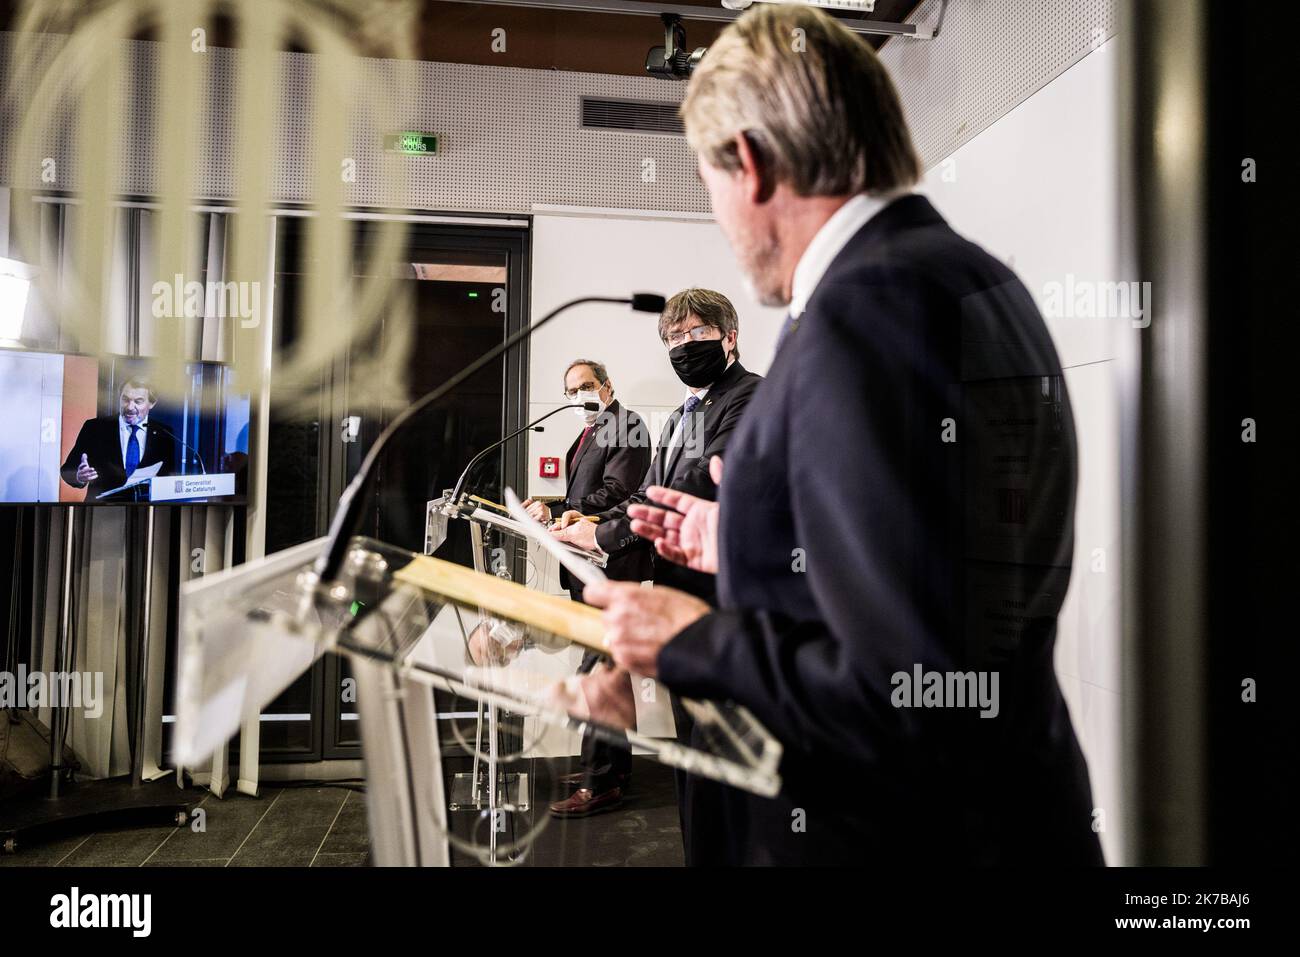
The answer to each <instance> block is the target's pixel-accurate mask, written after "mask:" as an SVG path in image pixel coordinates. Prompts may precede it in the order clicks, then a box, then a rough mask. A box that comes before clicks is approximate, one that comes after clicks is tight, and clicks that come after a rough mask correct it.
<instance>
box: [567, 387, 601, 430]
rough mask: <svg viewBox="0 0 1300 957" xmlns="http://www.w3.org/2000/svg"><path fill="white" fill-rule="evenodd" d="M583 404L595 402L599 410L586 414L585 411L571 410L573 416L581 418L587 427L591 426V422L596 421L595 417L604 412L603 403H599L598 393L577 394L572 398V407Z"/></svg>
mask: <svg viewBox="0 0 1300 957" xmlns="http://www.w3.org/2000/svg"><path fill="white" fill-rule="evenodd" d="M584 402H595V403H596V404H597V405H598V406H600V410H599V411H597V412H588V411H587V410H586V409H574V410H573V414H574V415H576V416H578V417H579V418H581V419H582V421H584V422H586V423H587V424H588V425H591V424H592V423H593V422H595V421H596V417H597V416H598V415H600V413H601V412H604V411H605V403H604V402H601V401H600V393H599V392H579V393H578V394H577V395H576V396H574V397H573V404H574V405H582V404H583V403H584Z"/></svg>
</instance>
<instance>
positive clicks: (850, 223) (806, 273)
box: [790, 191, 907, 319]
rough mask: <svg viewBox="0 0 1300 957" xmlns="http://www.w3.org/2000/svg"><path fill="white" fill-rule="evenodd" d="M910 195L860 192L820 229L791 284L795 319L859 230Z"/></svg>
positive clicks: (792, 311)
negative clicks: (896, 202)
mask: <svg viewBox="0 0 1300 957" xmlns="http://www.w3.org/2000/svg"><path fill="white" fill-rule="evenodd" d="M906 195H907V193H906V192H905V191H904V192H898V193H889V194H885V195H880V196H872V195H869V194H867V193H859V194H858V195H857V196H854V197H853V198H852V199H850V200H849V201H848V202H847V203H845V204H844V205H843V206H841V207H840V208H839V209H837V210H835V213H834V215H833V216H831V218H830V219H828V220H826V222H825V223H823V224H822V228H821V229H819V230H817V235H815V236H814V237H813V238H812V242H810V243H809V244H808V248H807V249H805V250H804V251H803V255H802V256H800V257H799V264H798V265H797V266H795V267H794V278H793V279H792V280H791V282H790V315H791V317H792V318H794V319H798V318H799V317H800V316H802V315H803V311H804V310H805V309H807V308H808V300H809V299H811V298H812V294H813V292H815V291H816V289H817V286H818V284H820V283H821V281H822V277H823V276H825V275H826V270H827V269H829V268H830V267H831V263H832V262H834V261H835V257H836V256H838V255H839V254H840V252H841V251H842V250H843V249H844V247H845V246H847V245H848V242H849V240H850V239H852V238H853V237H854V235H856V234H857V231H858V230H859V229H861V228H862V227H863V226H865V225H866V224H867V222H868V221H869V220H870V219H871V217H873V216H875V215H876V213H878V212H880V211H881V210H882V209H884V208H885V207H886V206H888V205H889V204H890V203H892V202H893V201H894V200H896V199H898V198H899V197H901V196H906Z"/></svg>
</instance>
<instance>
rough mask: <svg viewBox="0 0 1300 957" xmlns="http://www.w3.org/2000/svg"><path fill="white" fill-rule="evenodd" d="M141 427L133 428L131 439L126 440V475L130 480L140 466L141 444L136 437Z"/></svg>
mask: <svg viewBox="0 0 1300 957" xmlns="http://www.w3.org/2000/svg"><path fill="white" fill-rule="evenodd" d="M139 428H140V426H138V425H133V426H131V437H130V438H129V439H127V440H126V474H127V477H128V478H129V477H130V475H131V473H132V472H134V471H135V470H136V468H137V467H138V466H139V465H140V442H139V440H138V439H136V437H135V433H136V432H137V431H138V430H139Z"/></svg>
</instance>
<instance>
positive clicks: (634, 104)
mask: <svg viewBox="0 0 1300 957" xmlns="http://www.w3.org/2000/svg"><path fill="white" fill-rule="evenodd" d="M679 105H680V104H677V103H652V102H646V101H644V100H606V99H600V98H597V97H594V96H584V97H583V98H582V126H583V129H588V130H622V131H623V132H631V133H670V134H674V135H677V136H682V135H683V134H684V133H685V129H684V128H683V126H682V120H681V117H679V116H678V115H677V108H678V106H679Z"/></svg>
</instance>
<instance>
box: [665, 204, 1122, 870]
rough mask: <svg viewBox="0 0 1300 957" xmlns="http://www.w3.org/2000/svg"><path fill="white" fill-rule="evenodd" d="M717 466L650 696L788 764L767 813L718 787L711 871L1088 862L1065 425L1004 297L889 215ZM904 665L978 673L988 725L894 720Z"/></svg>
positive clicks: (974, 261) (896, 207) (1059, 390)
mask: <svg viewBox="0 0 1300 957" xmlns="http://www.w3.org/2000/svg"><path fill="white" fill-rule="evenodd" d="M726 461H727V467H726V471H725V473H724V477H723V483H722V489H721V498H720V501H721V517H720V531H719V537H720V544H719V548H720V562H721V568H720V573H719V597H720V603H721V607H722V609H723V610H721V611H719V612H717V613H715V614H712V615H709V616H707V617H705V618H704V619H702V620H701V621H699V622H697V623H696V624H695V625H693V626H691V627H690V628H688V629H686V630H685V631H684V632H682V633H681V634H680V635H678V636H677V637H676V638H675V639H674V640H673V641H671V642H670V643H669V644H668V645H667V646H666V647H665V648H664V649H663V651H662V652H661V654H660V656H659V673H660V678H661V680H663V681H664V683H665V684H667V685H668V687H670V688H671V689H673V690H674V691H675V692H678V693H681V694H686V695H689V696H694V697H701V698H713V699H732V700H734V701H736V702H738V703H740V704H742V705H744V706H746V707H748V708H749V709H750V710H751V711H752V712H753V713H754V714H755V716H756V717H757V718H758V719H759V720H760V721H761V722H762V723H763V724H764V725H766V727H767V728H768V729H769V730H770V731H772V732H773V733H774V734H775V735H776V736H777V737H778V738H779V739H780V740H781V741H782V742H783V743H784V745H785V748H786V751H785V754H784V756H783V760H782V774H783V790H782V793H781V794H780V795H779V796H778V798H777V799H775V800H765V799H761V798H751V797H749V796H748V795H745V794H743V793H742V792H739V791H736V790H733V789H726V791H725V796H726V798H727V800H728V801H729V803H730V805H731V807H730V809H728V810H726V811H724V812H723V814H724V817H723V819H722V820H721V821H720V822H719V826H720V827H721V828H722V829H723V831H724V834H723V839H722V841H721V842H720V846H719V847H718V848H716V853H717V856H718V858H719V860H720V861H721V862H749V863H777V864H788V863H803V864H827V863H831V864H834V863H841V864H867V865H873V866H879V865H882V864H890V865H893V864H896V863H897V862H899V861H905V862H909V863H914V864H921V863H924V864H926V865H931V866H933V865H935V864H937V863H940V862H944V863H958V864H1050V865H1052V866H1061V865H1075V864H1094V863H1100V861H1101V852H1100V845H1099V843H1098V840H1097V835H1096V834H1095V833H1094V832H1093V830H1092V827H1091V825H1092V817H1091V814H1092V801H1091V797H1090V792H1089V781H1088V771H1087V766H1086V764H1085V762H1084V758H1083V755H1082V753H1081V751H1080V749H1079V745H1078V743H1077V741H1076V739H1075V735H1074V730H1073V728H1072V727H1071V724H1070V716H1069V713H1068V711H1067V710H1066V705H1065V701H1064V700H1063V699H1062V696H1061V691H1060V688H1059V686H1058V684H1057V680H1056V674H1055V672H1054V670H1053V666H1052V649H1053V644H1054V641H1055V636H1056V616H1057V612H1058V611H1059V609H1060V607H1061V601H1062V599H1063V598H1064V597H1065V590H1066V586H1067V585H1068V583H1069V577H1070V565H1071V555H1072V545H1073V540H1072V539H1073V512H1074V490H1075V477H1076V475H1075V437H1074V425H1073V420H1072V417H1071V412H1070V402H1069V399H1068V396H1067V394H1066V389H1065V380H1064V377H1063V375H1062V372H1061V367H1060V363H1059V361H1058V359H1057V356H1056V351H1055V349H1054V347H1053V345H1052V341H1051V338H1050V337H1049V335H1048V332H1047V328H1046V327H1045V325H1044V323H1043V321H1042V318H1041V317H1040V316H1039V313H1038V310H1037V308H1036V307H1035V305H1034V302H1033V300H1032V298H1031V297H1030V295H1029V293H1028V291H1027V290H1026V289H1025V288H1024V286H1023V285H1022V284H1021V283H1020V281H1019V280H1018V279H1017V278H1016V277H1015V275H1014V274H1013V273H1012V272H1011V271H1010V270H1009V269H1007V268H1006V267H1005V266H1004V265H1003V264H1002V263H1001V262H999V261H998V260H996V259H994V258H993V257H992V256H990V255H988V254H987V253H985V252H984V251H983V250H982V249H980V248H979V247H977V246H975V245H973V244H972V243H970V242H967V241H966V240H964V239H962V238H961V237H959V236H958V235H957V234H956V233H954V232H953V231H952V230H951V229H950V228H949V227H948V225H947V223H946V222H944V220H943V219H942V217H940V216H939V214H938V213H937V212H936V211H935V210H934V208H933V207H932V206H931V205H930V203H929V202H928V201H927V200H926V199H924V198H922V197H920V196H909V197H904V198H902V199H899V200H897V201H896V202H894V203H892V204H891V205H890V206H888V207H887V208H886V209H884V210H883V211H881V212H880V213H878V214H877V215H876V216H875V217H874V218H872V219H871V220H870V221H869V222H868V223H867V224H866V225H865V226H863V228H862V229H861V230H860V231H859V232H858V233H857V234H856V235H855V236H854V237H853V238H852V239H851V240H850V241H849V243H848V245H847V246H846V247H845V248H844V249H843V250H842V251H841V252H840V254H839V255H838V257H837V258H836V259H835V261H834V262H833V263H832V265H831V267H830V268H829V270H828V271H827V273H826V274H825V276H824V278H823V280H822V282H821V283H820V284H819V286H818V287H817V290H816V292H815V293H814V294H813V296H812V298H811V300H810V302H809V303H808V308H807V311H806V312H805V314H804V315H803V316H802V319H801V322H800V323H799V325H798V327H797V329H796V330H795V331H794V332H793V333H792V334H791V335H790V337H789V338H788V340H786V342H785V343H784V344H783V346H782V348H781V349H780V351H779V353H778V355H777V356H776V358H775V360H774V362H773V364H772V368H771V370H770V371H769V373H768V378H767V379H766V380H765V382H764V384H763V386H762V387H761V388H760V389H759V390H758V392H757V394H756V395H755V396H754V400H753V403H752V405H751V407H750V410H749V413H748V414H747V415H746V416H745V420H744V422H743V423H742V424H741V427H740V429H739V430H738V431H737V433H736V435H735V436H734V438H733V440H732V442H731V445H730V447H729V449H728V453H727V459H726ZM917 667H920V668H921V669H922V671H923V673H924V672H930V671H936V672H945V673H946V672H967V671H972V672H984V673H985V675H986V681H991V680H992V673H994V672H996V673H997V675H998V681H999V684H998V695H997V702H998V710H997V715H996V717H987V718H982V717H980V716H979V709H976V708H969V707H967V708H961V707H943V708H925V707H901V706H897V705H899V704H907V703H909V701H908V700H907V699H904V698H902V697H901V693H900V692H901V689H902V688H903V685H902V682H901V679H899V678H898V677H896V676H897V675H901V674H906V675H908V676H909V677H910V676H913V675H914V674H915V669H916V668H917ZM988 687H991V686H988ZM918 698H919V689H918ZM948 703H949V704H953V703H954V702H953V701H952V699H948ZM800 811H802V813H799V812H800ZM801 825H802V829H801Z"/></svg>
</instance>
